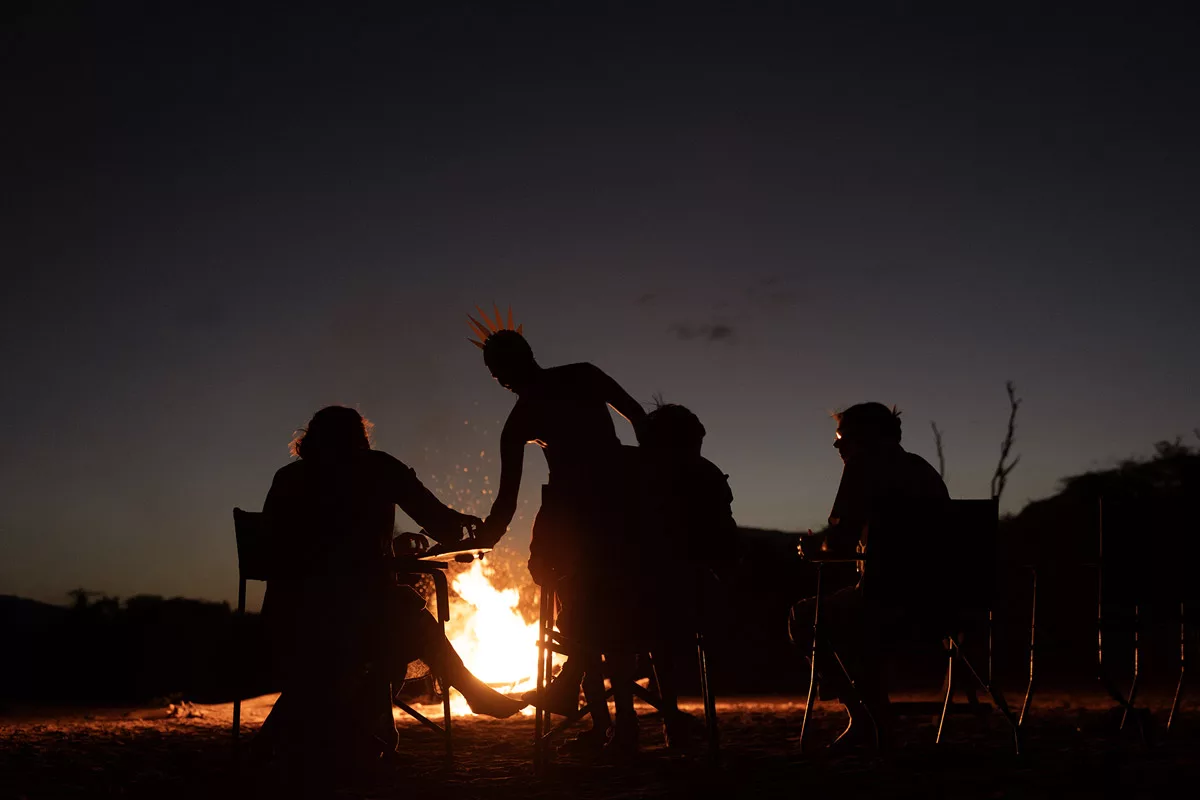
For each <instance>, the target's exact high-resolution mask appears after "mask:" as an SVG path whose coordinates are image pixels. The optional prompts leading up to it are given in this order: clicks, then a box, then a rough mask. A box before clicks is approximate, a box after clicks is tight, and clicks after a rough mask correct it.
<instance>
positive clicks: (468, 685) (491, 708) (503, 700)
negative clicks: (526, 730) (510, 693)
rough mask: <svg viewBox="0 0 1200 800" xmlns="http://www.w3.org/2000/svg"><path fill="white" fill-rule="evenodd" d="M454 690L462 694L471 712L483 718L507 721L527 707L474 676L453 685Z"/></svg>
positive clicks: (522, 702)
mask: <svg viewBox="0 0 1200 800" xmlns="http://www.w3.org/2000/svg"><path fill="white" fill-rule="evenodd" d="M454 688H455V689H458V691H460V692H462V696H463V697H464V698H465V699H466V701H467V705H468V706H470V707H471V711H473V712H475V713H476V714H482V715H483V716H485V717H495V718H496V719H507V718H508V717H511V716H512V715H513V714H516V713H517V712H518V711H520V710H521V709H522V708H525V706H527V705H529V703H527V702H525V701H524V700H517V699H515V698H512V697H507V696H506V695H502V694H500V693H499V692H497V691H496V690H495V689H493V688H492V687H490V686H488V685H487V684H486V683H484V682H483V681H481V680H479V679H478V678H476V677H475V676H474V675H472V676H470V677H469V678H467V679H465V680H462V681H459V683H456V684H454Z"/></svg>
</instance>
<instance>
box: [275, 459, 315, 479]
mask: <svg viewBox="0 0 1200 800" xmlns="http://www.w3.org/2000/svg"><path fill="white" fill-rule="evenodd" d="M307 471H308V465H307V464H305V463H304V461H302V460H299V459H297V460H296V461H289V462H288V463H286V464H284V465H283V466H282V467H280V468H279V469H277V470H275V481H276V483H286V482H288V481H293V480H296V479H297V478H299V477H300V476H301V475H303V474H304V473H305V472H307Z"/></svg>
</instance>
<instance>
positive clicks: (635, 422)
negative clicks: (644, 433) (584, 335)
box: [592, 366, 646, 433]
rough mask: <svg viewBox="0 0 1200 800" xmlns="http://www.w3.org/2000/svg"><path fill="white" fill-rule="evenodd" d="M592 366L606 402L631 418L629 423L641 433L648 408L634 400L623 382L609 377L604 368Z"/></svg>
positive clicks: (619, 412)
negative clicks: (623, 385)
mask: <svg viewBox="0 0 1200 800" xmlns="http://www.w3.org/2000/svg"><path fill="white" fill-rule="evenodd" d="M592 368H593V369H594V370H595V379H596V383H597V386H598V388H599V390H600V396H601V397H603V398H604V402H606V403H608V404H609V405H610V406H612V407H613V409H614V410H615V411H616V412H617V413H618V414H620V415H621V416H622V417H624V418H625V419H627V420H629V424H631V425H632V426H633V430H634V433H639V432H640V431H641V430H642V423H643V422H645V420H646V410H645V409H644V408H642V404H641V403H639V402H638V401H637V400H634V399H633V397H631V396H630V394H629V392H627V391H625V390H624V389H623V388H621V384H619V383H617V382H616V381H614V380H613V379H612V378H610V377H608V375H607V373H605V372H604V370H602V369H600V368H599V367H596V366H593V367H592Z"/></svg>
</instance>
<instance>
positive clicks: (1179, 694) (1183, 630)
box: [1167, 603, 1187, 732]
mask: <svg viewBox="0 0 1200 800" xmlns="http://www.w3.org/2000/svg"><path fill="white" fill-rule="evenodd" d="M1185 611H1186V608H1185V607H1184V604H1183V603H1180V604H1179V681H1178V682H1177V683H1176V684H1175V698H1174V699H1173V700H1172V701H1171V715H1170V716H1169V717H1167V731H1168V732H1170V730H1171V723H1172V722H1174V721H1175V714H1176V713H1178V711H1179V702H1180V701H1181V700H1182V699H1183V676H1184V671H1185V670H1186V669H1187V618H1186V617H1185V616H1184V612H1185Z"/></svg>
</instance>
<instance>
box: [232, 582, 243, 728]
mask: <svg viewBox="0 0 1200 800" xmlns="http://www.w3.org/2000/svg"><path fill="white" fill-rule="evenodd" d="M245 621H246V579H245V578H243V577H241V576H240V575H239V576H238V607H237V616H236V617H234V620H233V655H234V657H233V686H234V689H233V692H234V697H233V743H234V746H235V747H236V746H237V744H238V742H239V741H240V740H241V733H242V668H241V664H240V663H239V662H238V654H239V653H240V652H241V645H242V631H243V629H244V628H245V624H244V623H245Z"/></svg>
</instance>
